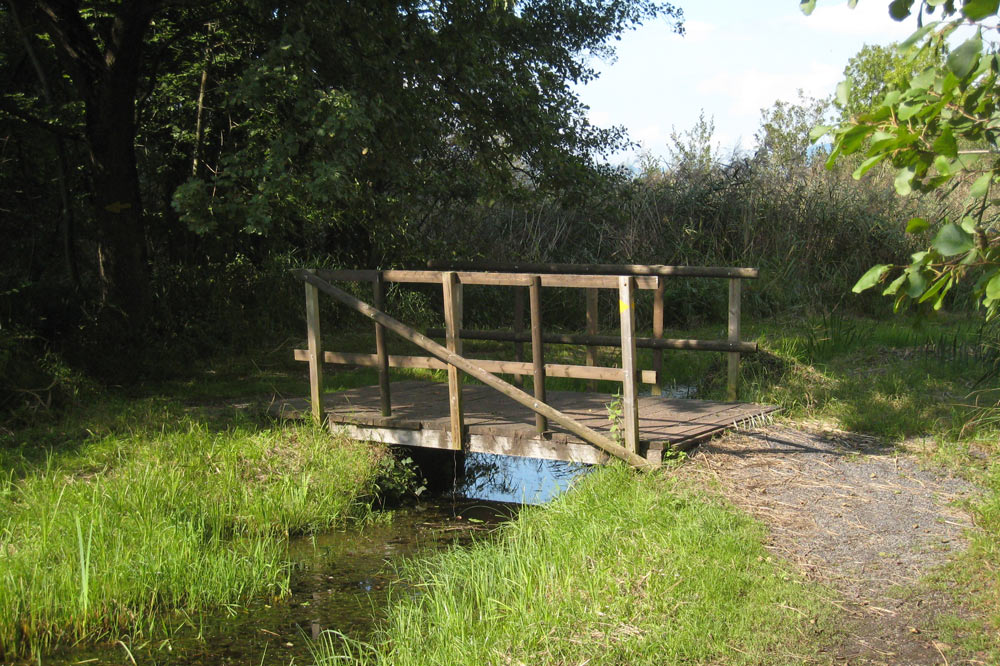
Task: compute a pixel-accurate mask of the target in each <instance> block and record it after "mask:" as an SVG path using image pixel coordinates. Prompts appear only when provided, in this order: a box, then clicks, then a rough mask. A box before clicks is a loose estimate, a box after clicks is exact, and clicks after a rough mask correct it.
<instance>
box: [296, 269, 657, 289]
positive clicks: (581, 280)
mask: <svg viewBox="0 0 1000 666" xmlns="http://www.w3.org/2000/svg"><path fill="white" fill-rule="evenodd" d="M380 272H381V273H382V279H383V280H384V281H386V282H407V283H413V284H435V285H437V284H441V276H442V275H443V274H444V273H445V271H404V270H396V269H390V270H385V271H376V270H352V269H346V270H335V271H334V270H326V269H320V270H317V271H316V274H317V275H319V276H320V277H321V278H323V279H326V280H344V281H348V282H371V281H372V280H374V279H375V276H376V275H378V273H380ZM457 275H458V281H459V282H461V283H462V284H465V285H493V286H500V287H527V286H528V285H530V284H531V276H532V274H531V273H483V272H476V271H458V273H457ZM539 277H540V278H541V283H542V286H543V287H569V288H574V289H586V288H591V287H597V288H602V289H617V288H618V277H617V276H614V275H570V274H566V275H540V276H539ZM636 286H637V287H638V288H639V289H656V276H640V277H637V278H636Z"/></svg>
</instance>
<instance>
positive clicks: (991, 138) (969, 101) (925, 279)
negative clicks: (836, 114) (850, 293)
mask: <svg viewBox="0 0 1000 666" xmlns="http://www.w3.org/2000/svg"><path fill="white" fill-rule="evenodd" d="M814 4H815V2H813V1H806V2H802V3H801V5H802V7H803V9H804V10H805V11H806V12H807V13H808V11H811V9H812V7H813V5H814ZM914 4H915V3H914V0H895V1H894V2H892V3H891V4H890V6H889V11H890V14H891V15H892V17H893V18H894V19H896V20H903V19H905V18H906V17H908V16H909V15H910V13H911V11H912V10H913V9H914ZM916 11H917V13H918V29H917V30H916V31H915V32H914V33H913V34H912V35H911V36H910V37H909V38H908V39H907V40H905V41H904V42H903V43H902V44H900V45H899V53H900V54H901V55H902V56H903V57H904V58H905V64H906V66H907V67H911V68H915V67H916V66H917V64H918V63H927V62H929V63H930V64H927V65H926V66H924V67H923V68H922V69H920V70H919V71H916V72H915V73H914V74H913V75H912V76H910V77H908V78H906V79H905V80H901V79H898V78H896V79H893V78H891V77H890V79H889V80H887V81H886V83H887V84H888V86H889V89H888V90H887V91H886V92H885V94H884V96H883V97H882V99H881V102H880V103H879V105H878V106H877V107H875V108H874V109H871V110H864V109H862V110H861V113H859V114H858V115H856V116H853V117H851V118H849V119H846V120H844V121H843V122H841V123H840V124H839V125H837V126H835V127H829V126H820V127H817V128H815V129H814V131H813V133H812V137H813V138H814V139H818V138H820V137H822V136H824V135H825V134H827V133H829V134H830V135H831V136H832V137H833V148H832V152H831V154H830V157H829V160H828V164H830V165H832V164H833V163H835V162H836V161H837V160H838V159H839V158H840V157H841V156H844V155H852V154H863V155H864V157H865V159H864V161H863V162H861V164H860V165H859V166H858V167H857V169H856V170H855V172H854V176H855V178H861V177H862V176H864V175H865V173H867V172H868V171H869V170H870V169H872V168H873V167H875V166H876V165H878V164H879V163H881V162H887V163H889V164H891V165H892V168H893V169H894V172H895V178H894V185H895V189H896V192H897V193H898V194H899V195H901V196H907V195H909V194H911V193H912V192H932V191H935V192H940V193H944V194H947V195H950V196H954V197H962V196H963V195H964V201H963V203H962V204H961V205H960V206H958V207H957V208H956V209H955V210H953V211H951V212H950V214H949V213H948V212H944V213H942V214H941V215H939V216H935V217H930V218H927V217H913V218H911V219H910V220H909V222H908V223H907V225H906V231H907V233H911V234H914V235H916V236H918V237H922V238H924V239H926V240H925V242H927V241H929V244H928V245H927V246H926V250H924V251H921V252H917V253H915V254H913V255H912V257H911V259H912V261H911V262H910V263H909V264H908V265H905V266H894V265H892V264H888V263H885V264H877V265H875V266H874V267H872V268H871V269H870V270H869V271H868V272H866V273H865V274H864V275H863V276H862V277H861V279H859V280H858V282H857V283H856V284H855V286H854V291H855V292H860V291H864V290H866V289H871V288H872V287H875V286H876V285H879V284H881V283H883V282H884V281H887V280H888V285H887V286H886V287H885V288H884V289H883V291H882V293H883V294H884V295H887V296H893V297H894V298H895V303H896V309H897V310H898V309H899V308H901V307H902V306H903V305H905V304H907V303H908V302H916V303H924V302H926V303H929V304H931V305H932V306H933V307H934V308H935V309H939V308H941V307H942V306H943V304H944V302H945V297H946V296H947V295H948V293H949V292H950V291H951V290H952V289H953V287H955V286H956V285H957V284H958V283H959V282H960V281H962V280H969V281H971V283H972V287H971V289H972V293H973V296H974V298H975V299H976V301H977V302H978V303H979V304H981V305H982V306H983V307H984V308H985V312H986V316H987V318H992V317H995V316H996V315H997V313H998V312H1000V226H998V223H1000V218H998V216H997V208H996V204H997V202H998V200H997V196H996V190H995V185H994V183H995V181H997V180H998V179H1000V158H998V156H997V139H998V135H997V131H998V127H1000V124H998V123H1000V110H998V105H997V102H998V99H1000V87H998V86H997V77H998V75H1000V55H997V54H996V53H995V51H996V48H995V45H994V44H992V43H990V42H989V41H988V40H989V36H990V35H992V34H994V32H995V31H994V26H993V23H994V22H995V21H994V20H995V19H996V18H997V15H998V10H997V5H996V3H995V2H983V1H981V0H964V1H963V2H962V3H961V4H959V3H958V2H953V1H948V2H928V3H924V2H921V3H919V4H917V5H916ZM925 15H926V16H927V17H929V18H932V19H936V20H931V21H930V22H928V23H923V21H924V20H925V19H924V16H925ZM968 33H971V36H968V37H966V36H965V35H966V34H968ZM959 35H962V36H963V37H962V38H963V39H964V41H962V42H961V43H960V44H958V45H957V46H956V47H955V48H954V49H949V41H948V40H949V39H952V38H954V37H957V36H959ZM949 51H950V52H949ZM946 53H947V56H946V57H945V54H946ZM852 89H853V81H852V79H850V78H848V79H847V80H846V81H844V82H842V83H841V84H840V85H839V86H838V88H837V100H838V104H839V105H840V106H841V107H842V108H845V109H847V108H861V107H863V106H864V105H863V104H861V105H860V106H858V104H859V103H858V102H854V101H852V99H853V96H852ZM852 105H854V106H852ZM890 277H891V278H892V279H891V280H889V278H890Z"/></svg>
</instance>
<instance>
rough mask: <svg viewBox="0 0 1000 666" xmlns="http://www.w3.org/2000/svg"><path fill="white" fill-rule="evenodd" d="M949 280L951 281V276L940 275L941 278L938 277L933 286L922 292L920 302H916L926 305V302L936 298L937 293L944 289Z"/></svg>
mask: <svg viewBox="0 0 1000 666" xmlns="http://www.w3.org/2000/svg"><path fill="white" fill-rule="evenodd" d="M949 280H951V275H942V276H941V277H939V278H938V279H937V280H935V281H934V284H932V285H931V286H930V288H929V289H927V291H925V292H924V295H923V296H921V297H920V300H918V301H917V302H918V303H926V302H927V301H929V300H931V299H932V298H934V297H935V296H937V294H938V292H939V291H941V290H942V289H944V287H945V285H947V283H948V281H949Z"/></svg>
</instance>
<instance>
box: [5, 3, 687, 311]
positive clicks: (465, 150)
mask: <svg viewBox="0 0 1000 666" xmlns="http://www.w3.org/2000/svg"><path fill="white" fill-rule="evenodd" d="M2 7H3V8H4V9H6V8H7V5H3V6H2ZM9 7H10V8H11V13H15V12H16V14H17V16H18V18H19V19H21V22H22V23H23V24H24V30H23V34H24V35H26V36H27V37H28V38H30V39H27V40H26V43H27V42H29V41H31V40H34V46H35V47H36V48H35V50H36V51H37V52H38V55H39V58H40V61H42V62H43V63H44V64H45V65H46V67H48V73H49V77H48V78H49V79H50V80H52V81H55V82H58V83H57V85H59V86H60V89H59V90H58V91H57V92H58V94H57V95H55V97H56V98H58V100H57V101H56V102H53V103H52V104H51V105H48V107H46V108H44V109H43V108H42V107H45V106H46V105H41V104H36V103H35V102H34V101H33V100H37V99H38V98H39V97H40V92H39V86H38V83H37V82H35V83H34V84H31V83H29V82H28V79H27V78H26V77H24V76H23V75H22V74H21V71H22V70H23V69H24V68H23V67H21V66H20V65H19V64H16V63H13V60H15V59H19V58H20V56H17V58H10V59H9V60H8V59H6V56H7V54H8V53H12V50H11V49H12V47H11V46H10V42H7V43H6V44H5V46H3V47H0V48H3V49H4V54H3V55H4V58H5V59H3V60H0V65H4V64H6V63H8V62H11V63H12V67H11V71H12V72H14V74H12V76H16V78H17V80H18V82H19V87H18V88H16V89H15V88H13V87H6V86H5V90H4V93H3V96H2V103H0V117H2V118H3V120H4V122H10V123H20V124H22V125H32V126H34V127H43V128H45V129H47V130H51V131H53V132H56V131H59V132H65V133H66V134H67V135H68V136H73V137H74V138H79V139H81V141H80V143H81V145H82V146H83V147H84V149H85V153H86V167H87V171H88V178H87V181H88V182H89V186H90V194H91V197H90V198H91V201H90V202H89V203H90V206H91V209H92V216H93V224H92V225H88V229H90V230H92V236H93V239H94V240H95V241H96V243H97V252H95V253H94V255H95V256H97V257H99V261H98V262H97V265H96V269H95V270H94V271H93V272H92V274H96V275H97V276H99V279H100V280H101V282H102V284H103V289H104V291H105V293H106V296H107V301H108V302H109V303H110V304H112V305H113V306H114V307H115V308H116V309H120V310H121V311H123V312H125V313H126V314H127V315H129V316H130V317H132V319H133V320H135V319H137V318H139V317H141V316H142V314H143V313H144V312H145V310H146V306H147V305H148V303H149V300H150V298H149V288H148V286H147V283H146V280H145V276H146V275H147V274H148V269H149V267H150V265H151V262H153V261H154V260H155V257H156V255H157V253H167V254H169V255H170V257H171V258H172V259H173V258H176V257H175V255H176V256H179V257H183V258H185V259H187V260H191V261H201V260H203V259H204V257H205V255H206V254H208V255H213V254H216V251H218V253H221V254H226V253H229V254H232V253H233V252H234V251H239V250H240V249H245V248H246V247H251V248H252V247H257V246H261V245H265V244H271V243H274V244H275V245H268V247H270V248H272V249H273V247H275V246H280V247H282V248H284V247H289V246H295V245H298V244H300V243H301V242H304V239H308V242H310V243H314V246H313V247H317V249H320V250H332V251H336V252H342V253H343V255H344V256H343V259H344V260H345V261H354V262H357V263H362V262H364V263H372V262H379V261H381V257H380V256H379V253H378V251H377V248H373V247H371V245H372V238H373V237H378V238H391V239H394V241H393V242H396V241H398V247H402V248H405V247H406V240H407V238H408V237H409V235H412V234H413V233H417V232H418V231H419V225H420V224H421V223H422V222H423V221H424V220H426V219H428V218H430V217H432V214H433V211H434V209H435V207H436V206H441V205H443V204H444V203H446V202H447V201H449V200H450V199H453V198H465V199H475V198H477V197H490V196H495V195H496V194H497V193H498V192H502V191H504V190H505V189H510V188H511V187H514V186H516V185H518V184H519V183H525V182H528V183H531V184H533V185H534V186H538V187H544V188H551V189H554V190H558V189H559V188H571V187H573V186H574V185H573V184H574V183H576V182H578V181H579V180H580V177H581V175H586V174H588V173H595V172H597V171H598V169H597V167H598V164H597V157H598V156H599V155H600V154H601V153H602V152H605V151H609V150H614V149H617V148H619V147H622V146H623V145H624V144H625V142H626V140H625V138H624V135H623V132H622V131H621V130H620V129H614V128H612V129H607V130H606V129H601V128H596V127H593V126H591V125H590V124H589V122H588V121H587V119H586V113H585V111H586V109H585V108H584V107H583V105H582V104H581V102H580V101H579V99H578V98H577V96H576V94H575V92H574V91H573V89H572V85H573V84H575V83H580V82H585V81H587V80H589V79H591V78H593V77H594V76H595V70H594V69H593V67H592V65H591V64H590V62H591V58H592V57H594V56H596V57H606V56H609V55H610V54H612V53H613V42H614V40H615V39H616V38H617V37H618V36H619V35H620V34H621V33H622V32H623V31H625V30H628V29H630V28H632V27H634V26H636V25H638V24H640V23H641V22H643V21H645V20H647V19H650V18H652V17H655V16H664V17H666V18H667V19H668V20H670V21H672V22H673V24H674V25H675V27H676V28H677V29H678V30H681V29H682V28H681V25H682V14H681V12H680V10H679V9H677V8H676V7H674V6H672V5H670V4H666V3H659V2H654V1H653V0H614V1H611V2H605V1H603V0H573V1H570V2H566V1H563V0H525V1H524V2H515V3H502V2H492V1H481V0H451V1H448V2H434V1H432V2H424V1H407V0H402V1H400V2H394V3H370V2H352V1H348V0H341V1H339V2H294V3H292V2H282V3H276V2H266V1H263V0H259V1H254V2H232V1H228V0H145V1H144V2H130V1H126V0H93V1H91V2H83V3H82V2H74V1H71V0H39V1H37V2H30V1H29V0H10V5H9ZM0 11H3V10H0ZM4 18H5V17H3V16H2V15H0V19H4ZM0 24H2V26H3V27H5V29H6V25H7V22H6V21H2V20H0ZM38 35H41V38H40V39H39V38H37V37H36V36H38ZM14 43H15V44H16V43H17V42H14ZM64 75H65V76H64ZM66 78H68V80H69V82H70V84H69V85H64V84H63V81H64V79H66ZM49 107H58V108H56V109H55V110H56V111H58V113H60V114H63V115H65V118H62V120H64V121H65V122H61V123H55V122H52V119H51V117H50V116H51V115H52V114H51V113H50V112H51V111H53V108H49ZM40 110H41V111H44V113H38V111H40ZM137 145H141V146H142V151H141V152H140V153H138V154H137V151H136V146H137ZM191 230H193V231H191ZM377 230H382V231H385V232H387V233H381V234H378V233H374V231H377ZM315 239H319V240H318V241H317V240H315ZM265 240H266V243H265V242H264V241H265ZM164 246H166V249H164ZM344 248H347V250H344Z"/></svg>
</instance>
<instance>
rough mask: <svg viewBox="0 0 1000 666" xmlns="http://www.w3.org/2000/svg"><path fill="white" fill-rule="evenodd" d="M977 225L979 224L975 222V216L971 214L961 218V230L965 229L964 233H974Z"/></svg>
mask: <svg viewBox="0 0 1000 666" xmlns="http://www.w3.org/2000/svg"><path fill="white" fill-rule="evenodd" d="M977 226H979V225H978V224H977V223H976V218H974V217H972V216H971V215H966V216H965V217H963V218H962V230H963V231H965V232H966V233H969V234H971V233H974V232H975V231H976V227H977Z"/></svg>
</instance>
